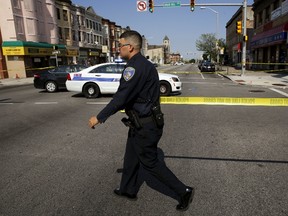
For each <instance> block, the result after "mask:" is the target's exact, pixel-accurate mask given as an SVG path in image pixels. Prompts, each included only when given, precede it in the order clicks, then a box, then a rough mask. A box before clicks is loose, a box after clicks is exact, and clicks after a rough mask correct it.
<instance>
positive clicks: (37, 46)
mask: <svg viewBox="0 0 288 216" xmlns="http://www.w3.org/2000/svg"><path fill="white" fill-rule="evenodd" d="M55 47H57V48H58V50H59V51H60V55H66V46H65V45H64V44H49V43H37V42H32V41H4V42H3V43H2V50H3V55H8V56H11V55H12V56H15V55H31V56H47V55H48V56H49V55H52V51H53V49H54V48H55Z"/></svg>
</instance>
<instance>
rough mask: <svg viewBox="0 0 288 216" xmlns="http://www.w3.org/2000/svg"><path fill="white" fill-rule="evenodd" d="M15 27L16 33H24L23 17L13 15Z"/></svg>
mask: <svg viewBox="0 0 288 216" xmlns="http://www.w3.org/2000/svg"><path fill="white" fill-rule="evenodd" d="M15 28H16V32H17V34H24V26H23V18H22V17H18V16H15Z"/></svg>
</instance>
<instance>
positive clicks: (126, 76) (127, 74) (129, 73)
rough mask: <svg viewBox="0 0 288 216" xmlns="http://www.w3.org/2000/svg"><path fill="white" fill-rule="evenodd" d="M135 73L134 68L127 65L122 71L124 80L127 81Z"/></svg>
mask: <svg viewBox="0 0 288 216" xmlns="http://www.w3.org/2000/svg"><path fill="white" fill-rule="evenodd" d="M134 74H135V68H133V67H127V68H125V70H124V72H123V78H124V80H125V81H129V80H130V79H131V78H132V77H133V76H134Z"/></svg>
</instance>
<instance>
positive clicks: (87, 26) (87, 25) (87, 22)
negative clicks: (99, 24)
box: [86, 19, 89, 28]
mask: <svg viewBox="0 0 288 216" xmlns="http://www.w3.org/2000/svg"><path fill="white" fill-rule="evenodd" d="M86 28H89V20H88V19H86Z"/></svg>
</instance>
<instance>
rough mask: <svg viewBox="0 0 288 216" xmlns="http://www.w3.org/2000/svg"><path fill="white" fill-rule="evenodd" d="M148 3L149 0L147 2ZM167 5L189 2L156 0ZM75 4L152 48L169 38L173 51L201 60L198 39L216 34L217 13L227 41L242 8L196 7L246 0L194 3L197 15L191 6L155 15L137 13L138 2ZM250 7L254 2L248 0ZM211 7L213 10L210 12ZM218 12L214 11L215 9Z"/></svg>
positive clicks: (91, 0)
mask: <svg viewBox="0 0 288 216" xmlns="http://www.w3.org/2000/svg"><path fill="white" fill-rule="evenodd" d="M147 2H148V0H147ZM167 2H181V4H189V3H190V0H154V4H155V5H163V3H167ZM72 3H73V4H76V5H81V6H84V7H88V6H92V7H93V9H94V11H95V12H96V14H97V15H99V16H101V17H103V18H105V19H109V20H110V21H113V22H115V23H116V24H117V25H119V26H121V27H127V26H129V27H130V28H131V29H132V30H136V31H138V32H139V33H140V34H141V35H144V36H145V38H146V39H147V40H148V44H149V45H162V43H163V39H164V37H165V36H167V37H168V38H169V40H170V45H171V52H179V53H180V54H181V55H182V56H183V58H184V59H187V60H188V59H193V58H196V59H197V58H198V59H199V58H201V55H202V52H200V51H197V48H196V40H198V39H199V38H200V36H201V35H202V34H207V33H214V34H216V31H217V19H216V18H217V13H216V12H218V17H219V28H218V36H219V38H224V39H225V38H226V24H227V22H228V21H229V20H230V19H231V18H232V16H233V15H234V14H235V12H236V11H237V10H238V9H239V6H206V9H201V8H200V6H197V4H208V3H227V4H229V3H230V4H234V3H240V4H241V3H243V0H195V3H196V6H195V10H194V12H191V11H190V7H188V6H187V7H170V8H168V7H155V8H154V12H153V13H150V12H149V11H145V12H138V11H137V7H136V5H137V0H72ZM247 4H248V5H252V4H253V0H247ZM209 8H210V9H209ZM211 9H212V10H214V11H216V12H213V11H212V10H211Z"/></svg>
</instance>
